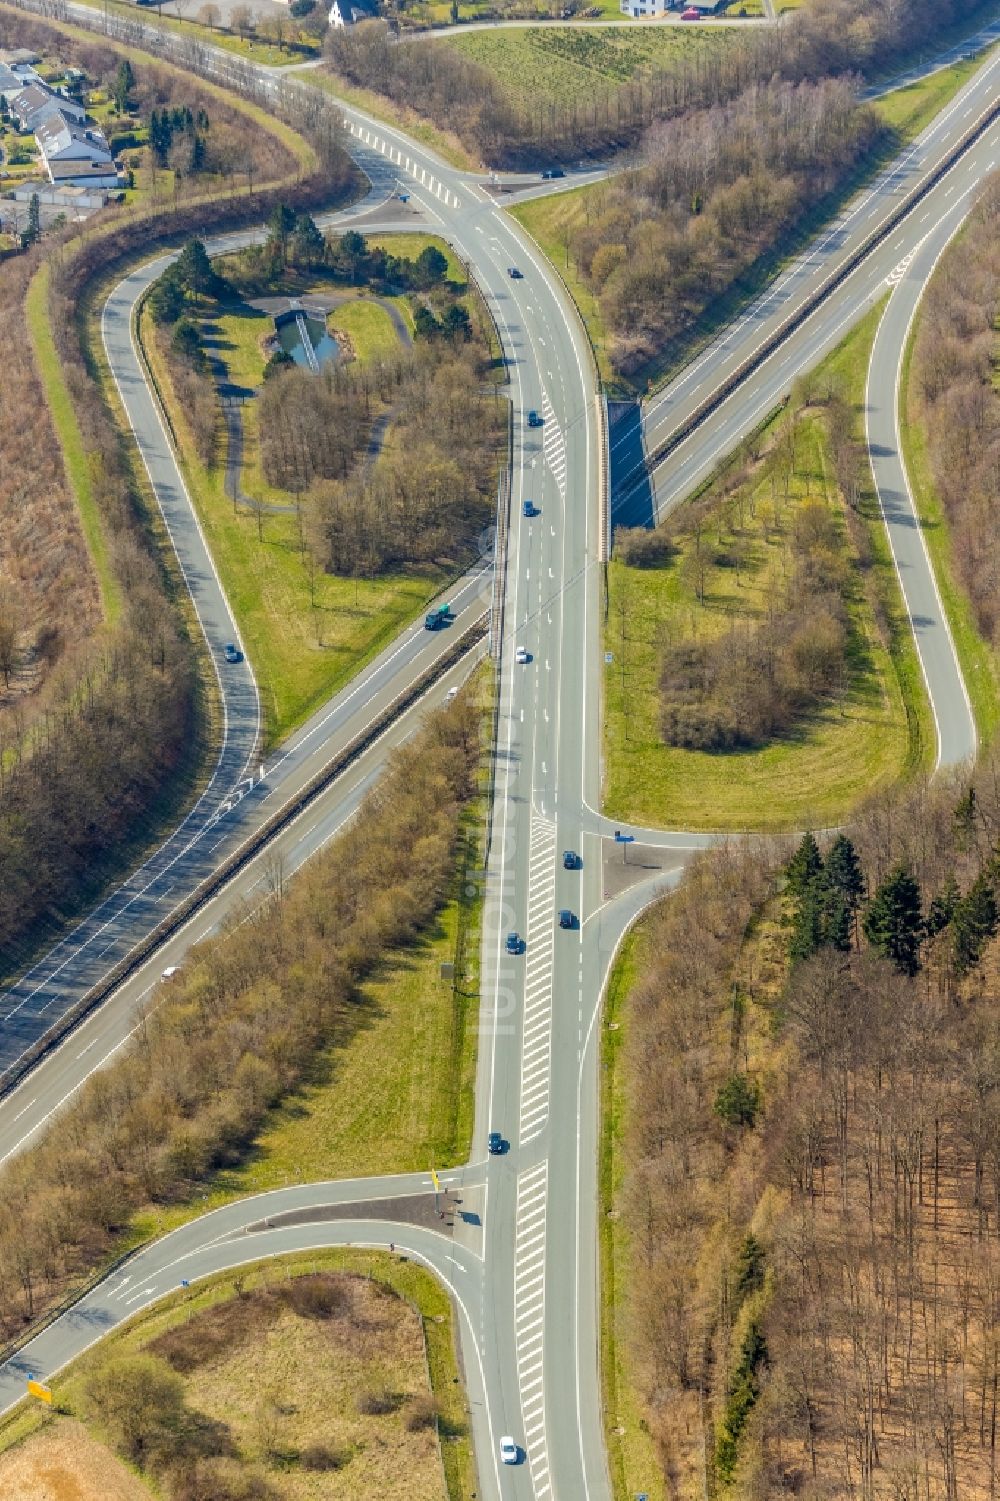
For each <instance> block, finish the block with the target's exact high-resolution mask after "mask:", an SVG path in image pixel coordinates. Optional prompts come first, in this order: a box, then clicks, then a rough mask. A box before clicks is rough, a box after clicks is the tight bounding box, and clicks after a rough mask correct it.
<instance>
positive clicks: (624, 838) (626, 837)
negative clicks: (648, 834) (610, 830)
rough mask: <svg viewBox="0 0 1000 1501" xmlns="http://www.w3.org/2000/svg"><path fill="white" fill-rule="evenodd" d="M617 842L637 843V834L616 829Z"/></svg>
mask: <svg viewBox="0 0 1000 1501" xmlns="http://www.w3.org/2000/svg"><path fill="white" fill-rule="evenodd" d="M615 844H635V835H634V834H623V833H622V831H621V829H615Z"/></svg>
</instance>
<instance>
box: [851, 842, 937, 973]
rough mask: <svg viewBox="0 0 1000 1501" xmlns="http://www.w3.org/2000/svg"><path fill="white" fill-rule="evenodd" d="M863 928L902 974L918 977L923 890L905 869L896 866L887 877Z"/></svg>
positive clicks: (873, 902)
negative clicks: (921, 896)
mask: <svg viewBox="0 0 1000 1501" xmlns="http://www.w3.org/2000/svg"><path fill="white" fill-rule="evenodd" d="M861 925H862V927H863V929H864V934H865V937H866V938H867V939H868V942H869V943H870V944H871V946H872V948H873V949H875V950H876V951H877V952H878V953H880V954H883V955H884V956H885V957H886V958H887V959H891V960H892V962H893V964H895V966H896V968H897V969H898V970H899V971H900V973H901V974H904V975H915V974H916V972H917V970H918V969H919V968H920V942H921V939H922V938H923V933H924V923H923V917H922V916H921V911H920V887H919V886H918V884H917V882H916V881H915V880H914V878H913V877H912V876H911V875H910V873H909V871H908V870H907V869H906V868H905V866H902V865H896V866H894V867H893V869H892V870H891V871H890V872H889V874H888V875H887V876H886V878H885V880H884V881H883V882H882V884H881V886H880V887H879V888H878V890H877V891H876V893H875V895H874V896H873V897H872V900H871V904H870V906H869V908H868V911H867V912H866V913H865V915H864V919H863V921H862V924H861Z"/></svg>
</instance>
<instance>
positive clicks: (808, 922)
mask: <svg viewBox="0 0 1000 1501" xmlns="http://www.w3.org/2000/svg"><path fill="white" fill-rule="evenodd" d="M825 908H826V892H825V890H824V887H823V884H822V882H821V881H820V880H819V879H818V878H814V879H813V880H812V881H810V882H809V885H808V886H807V887H806V888H805V890H804V891H803V892H802V893H801V895H800V897H799V899H798V901H797V903H796V904H795V914H794V916H793V918H792V932H791V936H790V938H789V940H788V953H789V957H790V958H791V959H809V958H810V957H811V956H812V955H813V954H815V953H816V951H817V949H819V948H821V947H822V946H823V943H824V941H825V938H826V928H825V923H824V917H825V915H826V914H825Z"/></svg>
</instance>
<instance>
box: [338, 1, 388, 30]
mask: <svg viewBox="0 0 1000 1501" xmlns="http://www.w3.org/2000/svg"><path fill="white" fill-rule="evenodd" d="M378 13H379V9H378V0H333V5H332V6H331V7H330V25H331V26H334V27H338V28H342V27H344V26H356V25H357V23H358V22H359V21H373V20H375V18H376V17H377V15H378Z"/></svg>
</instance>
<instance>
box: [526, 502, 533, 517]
mask: <svg viewBox="0 0 1000 1501" xmlns="http://www.w3.org/2000/svg"><path fill="white" fill-rule="evenodd" d="M524 514H525V515H526V516H534V514H535V502H534V501H533V500H526V501H525V502H524Z"/></svg>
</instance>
